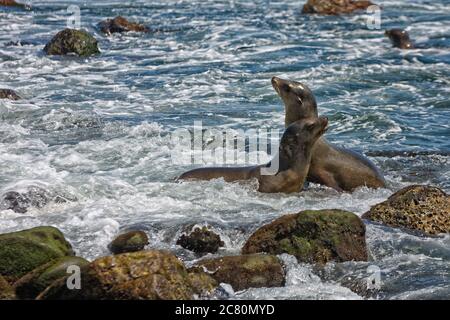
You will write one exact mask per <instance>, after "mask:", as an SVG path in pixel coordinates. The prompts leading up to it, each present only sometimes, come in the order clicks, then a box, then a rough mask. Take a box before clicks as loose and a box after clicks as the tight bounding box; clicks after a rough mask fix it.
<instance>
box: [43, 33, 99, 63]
mask: <svg viewBox="0 0 450 320" xmlns="http://www.w3.org/2000/svg"><path fill="white" fill-rule="evenodd" d="M44 52H45V53H47V54H48V55H67V54H70V53H73V54H76V55H78V56H82V57H85V56H90V55H94V54H98V53H100V50H99V49H98V43H97V40H96V39H95V38H94V37H93V36H92V35H90V34H89V33H87V32H86V31H83V30H75V29H64V30H62V31H60V32H58V33H57V34H56V35H55V36H54V37H53V38H52V39H51V40H50V42H49V43H47V44H46V46H45V47H44Z"/></svg>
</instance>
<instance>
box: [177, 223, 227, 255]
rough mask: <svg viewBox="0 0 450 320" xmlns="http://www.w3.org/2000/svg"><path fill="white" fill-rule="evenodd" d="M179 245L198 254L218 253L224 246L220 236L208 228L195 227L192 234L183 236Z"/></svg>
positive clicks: (178, 241) (178, 242)
mask: <svg viewBox="0 0 450 320" xmlns="http://www.w3.org/2000/svg"><path fill="white" fill-rule="evenodd" d="M177 244H178V245H180V246H182V247H183V248H185V249H188V250H190V251H193V252H195V253H198V254H206V253H216V252H217V250H219V247H222V246H223V245H224V242H223V241H222V240H221V239H220V236H219V235H218V234H216V233H214V232H213V231H211V230H209V229H208V228H207V227H201V228H200V227H194V230H192V232H188V233H186V234H182V235H181V236H180V238H179V239H178V240H177Z"/></svg>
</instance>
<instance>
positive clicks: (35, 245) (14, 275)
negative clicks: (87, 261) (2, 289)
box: [0, 227, 73, 282]
mask: <svg viewBox="0 0 450 320" xmlns="http://www.w3.org/2000/svg"><path fill="white" fill-rule="evenodd" d="M70 255H73V251H72V246H71V245H70V243H69V242H67V240H66V239H65V238H64V235H63V234H62V233H61V231H59V230H58V229H56V228H54V227H37V228H33V229H29V230H24V231H18V232H12V233H5V234H1V235H0V274H1V275H3V276H4V277H5V278H6V280H8V281H10V282H13V281H15V280H17V279H19V278H20V277H22V276H23V275H25V274H27V273H28V272H30V271H32V270H33V269H35V268H37V267H39V266H41V265H43V264H46V263H47V262H49V261H51V260H53V259H57V258H60V257H65V256H70Z"/></svg>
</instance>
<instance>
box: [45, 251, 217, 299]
mask: <svg viewBox="0 0 450 320" xmlns="http://www.w3.org/2000/svg"><path fill="white" fill-rule="evenodd" d="M216 286H217V283H216V282H215V280H214V279H212V278H211V277H210V276H208V275H207V274H205V273H190V272H188V270H187V269H186V267H185V266H184V264H183V263H182V262H181V261H180V260H179V259H178V258H177V257H175V256H174V255H173V254H171V253H170V252H167V251H162V250H148V251H138V252H132V253H123V254H119V255H114V256H108V257H103V258H99V259H97V260H95V261H93V262H91V263H90V264H89V265H87V266H85V267H83V268H82V277H81V289H80V290H69V289H67V286H66V281H65V279H61V280H58V281H56V282H55V283H54V284H52V285H51V286H50V287H48V288H47V289H46V290H45V291H44V292H43V293H42V294H40V295H39V296H38V299H80V300H81V299H93V300H98V299H99V300H103V299H112V300H143V299H145V300H161V299H163V300H178V299H193V298H194V297H195V296H196V295H206V294H208V293H209V292H210V291H212V290H214V288H215V287H216Z"/></svg>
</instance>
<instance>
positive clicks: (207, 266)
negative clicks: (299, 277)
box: [190, 254, 285, 291]
mask: <svg viewBox="0 0 450 320" xmlns="http://www.w3.org/2000/svg"><path fill="white" fill-rule="evenodd" d="M190 270H192V271H194V272H196V271H205V272H206V273H208V274H209V275H210V276H211V277H213V278H214V279H215V280H216V281H217V282H219V283H228V284H230V285H231V286H232V287H233V289H234V290H235V291H239V290H244V289H248V288H261V287H282V286H284V283H285V272H284V269H283V266H282V265H281V262H280V260H279V259H278V258H277V257H276V256H273V255H266V254H251V255H241V256H228V257H221V258H215V259H205V260H201V261H200V262H198V263H197V264H196V265H195V266H194V267H193V268H191V269H190Z"/></svg>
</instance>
